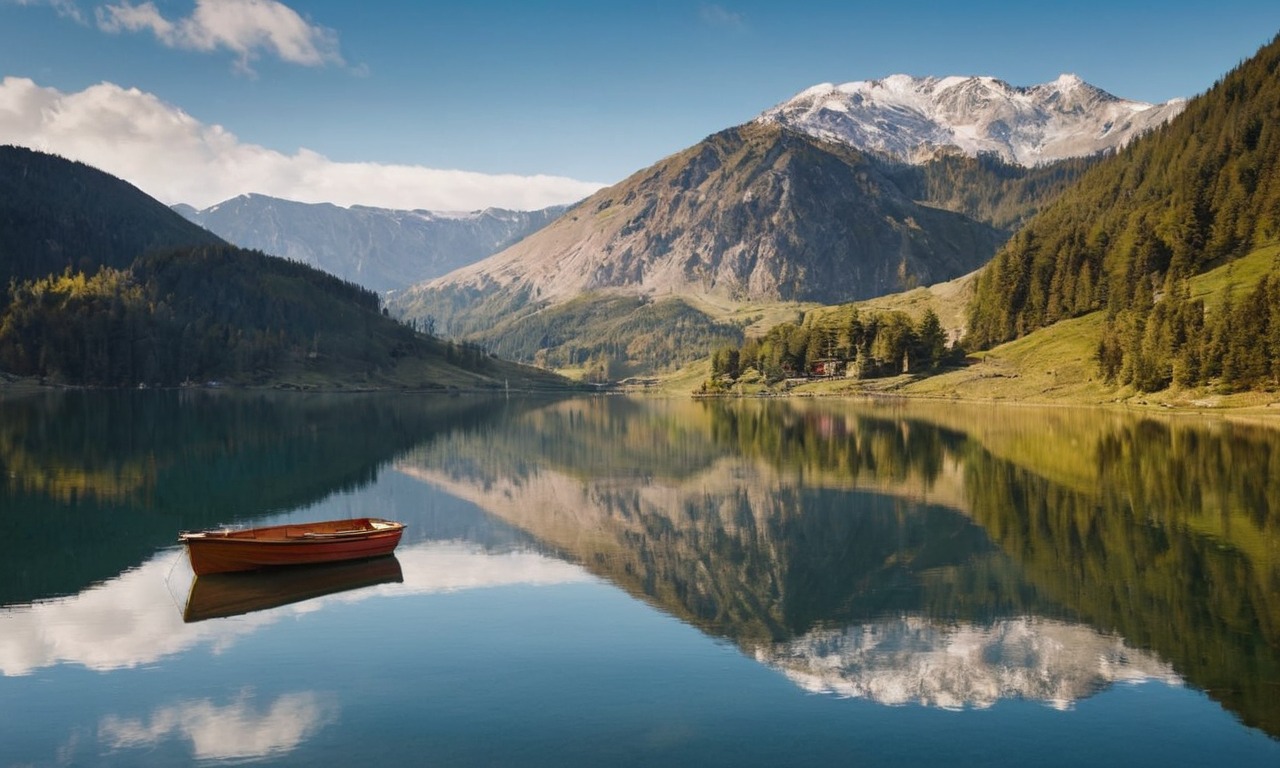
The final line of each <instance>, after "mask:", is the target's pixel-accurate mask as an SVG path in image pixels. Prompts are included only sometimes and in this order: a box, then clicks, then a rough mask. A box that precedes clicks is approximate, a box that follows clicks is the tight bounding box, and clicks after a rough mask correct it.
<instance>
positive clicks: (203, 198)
mask: <svg viewBox="0 0 1280 768" xmlns="http://www.w3.org/2000/svg"><path fill="white" fill-rule="evenodd" d="M0 143H8V144H19V145H22V146H27V147H32V148H34V149H39V150H42V151H45V152H52V153H55V154H59V155H62V156H63V157H67V158H70V159H74V160H80V161H82V162H85V163H88V164H89V165H92V166H95V167H97V168H101V169H102V170H104V171H107V172H108V173H111V174H114V175H116V176H119V177H121V178H123V179H125V180H127V181H129V182H130V183H132V184H134V185H136V186H138V187H139V188H141V189H142V190H143V191H145V192H147V193H148V194H150V195H152V196H153V197H155V198H157V199H159V200H161V201H163V202H166V203H179V202H182V203H189V204H191V205H195V206H198V207H204V206H208V205H212V204H214V203H218V202H221V201H223V200H226V199H228V198H231V197H235V196H236V195H240V194H245V193H249V192H258V193H261V194H265V195H272V196H275V197H283V198H287V199H291V200H298V201H300V202H331V203H336V204H338V205H356V204H359V205H372V206H379V207H384V208H402V209H411V208H427V209H431V210H476V209H480V208H486V207H490V206H493V207H502V208H515V209H522V210H532V209H536V208H543V207H546V206H548V205H555V204H559V203H568V202H573V201H576V200H579V199H581V198H583V197H586V196H587V195H589V194H591V193H592V192H594V191H596V190H597V189H599V188H600V187H601V186H602V185H600V184H594V183H591V182H585V181H578V180H575V179H569V178H564V177H560V176H541V175H540V176H517V175H514V174H500V175H492V174H483V173H475V172H471V171H461V170H440V169H435V168H426V167H423V166H418V165H388V164H382V163H340V162H335V161H333V160H330V159H328V158H326V157H324V156H323V155H321V154H319V153H317V152H314V151H311V150H308V149H299V150H297V151H296V152H294V153H293V154H285V153H282V152H279V151H277V150H274V149H269V148H267V147H263V146H259V145H256V144H247V143H244V142H241V141H240V140H239V139H237V138H236V136H235V135H234V134H232V133H231V132H230V131H228V130H227V129H225V128H223V127H222V126H220V125H216V124H215V125H210V124H205V123H202V122H200V121H199V120H197V119H195V118H194V117H192V116H190V115H188V114H187V113H185V112H183V111H182V110H181V109H178V108H177V107H175V106H173V105H172V104H168V103H166V102H164V101H162V100H161V99H159V98H157V97H156V96H155V95H153V94H150V93H145V92H143V91H140V90H138V89H136V88H122V87H120V86H118V85H115V84H112V83H100V84H98V85H95V86H91V87H89V88H86V89H85V90H83V91H79V92H76V93H63V92H61V91H58V90H57V89H54V88H45V87H41V86H39V85H37V84H36V83H35V82H33V81H32V80H29V79H27V78H18V77H6V78H4V80H2V81H0Z"/></svg>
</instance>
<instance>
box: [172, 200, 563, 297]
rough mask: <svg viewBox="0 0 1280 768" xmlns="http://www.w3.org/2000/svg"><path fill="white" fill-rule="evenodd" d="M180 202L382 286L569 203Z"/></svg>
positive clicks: (246, 236) (206, 223)
mask: <svg viewBox="0 0 1280 768" xmlns="http://www.w3.org/2000/svg"><path fill="white" fill-rule="evenodd" d="M172 208H173V210H175V211H177V212H178V213H180V214H182V215H183V216H184V217H186V218H187V219H188V220H189V221H192V222H195V223H196V224H199V225H201V226H203V227H205V228H206V229H208V230H209V231H211V232H213V233H215V234H217V235H219V236H220V237H222V238H223V239H225V240H227V241H229V242H232V243H235V244H236V245H239V246H240V247H242V248H249V249H253V250H260V251H263V252H264V253H270V254H272V255H274V256H281V257H283V258H287V259H292V260H294V261H300V262H303V263H304V264H310V265H311V266H313V267H317V268H319V269H322V270H324V271H326V272H328V273H330V274H332V275H335V276H337V277H340V278H342V279H344V280H349V281H351V282H354V283H358V284H360V285H363V286H364V287H366V288H369V289H370V290H373V291H377V292H379V293H388V292H392V291H397V290H402V289H404V288H407V287H409V286H410V285H413V284H415V283H419V282H422V281H424V280H429V279H432V278H434V277H439V276H441V275H444V274H446V273H448V272H449V271H451V270H453V269H456V268H458V267H462V266H465V265H467V264H470V263H472V262H474V261H477V260H479V259H482V258H485V257H486V256H489V255H491V254H494V253H497V252H498V251H501V250H503V249H504V248H506V247H508V246H510V245H512V244H514V243H516V242H519V241H520V240H521V239H522V238H524V237H526V236H528V235H529V234H531V233H532V232H536V231H537V230H538V229H541V228H542V227H544V226H546V225H547V224H549V223H550V222H551V221H553V220H555V218H556V217H557V216H559V215H560V214H561V213H563V212H564V211H565V210H566V209H567V206H552V207H549V208H543V209H539V210H536V211H514V210H507V209H503V208H485V209H482V210H478V211H465V212H464V211H429V210H424V209H414V210H402V209H393V208H378V207H375V206H366V205H353V206H350V207H345V208H344V207H342V206H339V205H335V204H333V203H300V202H296V201H293V200H285V199H282V198H277V197H271V196H269V195H260V194H247V195H239V196H237V197H233V198H230V199H228V200H224V201H222V202H221V203H218V204H216V205H212V206H209V207H208V208H204V209H196V208H194V207H192V206H189V205H184V204H178V205H174V206H172Z"/></svg>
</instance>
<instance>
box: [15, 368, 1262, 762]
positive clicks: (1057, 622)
mask: <svg viewBox="0 0 1280 768" xmlns="http://www.w3.org/2000/svg"><path fill="white" fill-rule="evenodd" d="M1277 478H1280V431H1277V430H1274V429H1272V428H1270V427H1268V426H1266V425H1265V424H1264V425H1250V424H1239V423H1232V422H1228V421H1223V420H1216V419H1204V418H1187V417H1184V418H1156V417H1152V416H1130V415H1125V414H1118V413H1112V412H1104V411H1096V410H1094V411H1074V410H1066V409H1054V410H1033V409H1022V408H1011V407H995V406H983V407H960V406H954V405H946V406H943V405H919V404H917V405H909V404H900V403H899V404H892V405H866V404H851V403H835V402H803V401H801V402H756V401H749V402H742V401H735V402H693V401H685V400H632V399H626V398H616V397H608V398H593V399H577V400H567V401H559V402H549V401H527V400H518V399H510V400H506V399H503V400H482V399H473V398H467V397H460V398H447V397H445V398H435V397H405V396H375V395H346V396H311V395H289V396H279V395H266V394H245V393H233V392H204V391H191V392H126V393H89V392H80V393H66V394H42V395H35V396H23V397H16V398H14V397H9V398H7V399H4V400H0V605H2V606H3V607H0V713H3V715H4V716H3V717H0V765H29V764H35V765H60V764H74V765H103V764H106V765H120V764H129V765H148V764H155V765H172V764H181V763H189V762H202V763H213V764H216V763H220V762H235V763H243V762H263V763H279V764H315V765H350V764H352V763H354V762H357V761H363V762H366V763H368V762H371V763H373V764H433V765H476V764H503V765H600V764H617V765H652V764H669V763H681V764H698V765H735V766H740V765H819V764H829V763H832V762H839V763H842V764H843V763H849V762H856V763H858V764H863V765H903V764H933V763H938V762H941V761H944V760H945V761H946V762H948V763H950V764H959V765H1026V764H1038V765H1080V764H1091V765H1177V764H1187V765H1192V764H1210V763H1212V764H1230V765H1268V766H1269V765H1277V764H1280V531H1278V530H1277V526H1278V524H1280V511H1278V510H1277V504H1278V503H1280V479H1277ZM363 515H373V516H382V517H389V518H394V519H399V520H402V521H404V522H406V523H408V524H409V526H410V527H409V529H408V531H407V532H406V536H405V538H404V541H403V542H402V544H401V546H400V548H399V549H398V550H397V552H396V555H395V557H394V558H389V559H383V560H380V561H369V562H366V563H357V564H351V565H347V566H342V567H338V568H320V569H311V570H308V571H305V572H302V573H291V574H278V575H270V574H267V575H257V576H250V577H247V578H245V579H240V580H237V579H221V580H210V579H207V578H202V579H196V578H195V577H194V576H193V575H192V574H191V573H190V568H189V565H188V564H187V563H186V559H185V555H184V554H183V553H182V551H181V550H180V549H178V548H177V547H176V546H175V537H176V534H177V532H178V531H179V530H181V529H189V528H200V527H208V526H215V525H225V524H230V525H241V524H243V525H249V524H274V523H277V522H281V521H286V520H307V519H324V518H333V517H344V516H363Z"/></svg>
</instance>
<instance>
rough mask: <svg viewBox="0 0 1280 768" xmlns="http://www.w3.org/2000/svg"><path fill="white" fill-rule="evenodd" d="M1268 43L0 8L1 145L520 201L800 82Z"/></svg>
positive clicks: (597, 2) (1163, 88) (1141, 69)
mask: <svg viewBox="0 0 1280 768" xmlns="http://www.w3.org/2000/svg"><path fill="white" fill-rule="evenodd" d="M1277 32H1280V2H1276V1H1275V0H1268V1H1267V2H1260V1H1254V0H1221V2H1215V3H1208V2H1182V1H1181V0H1166V2H1163V3H1146V2H1142V3H1139V2H1124V1H1123V0H1113V1H1112V2H1092V1H1085V2H1073V3H1060V4H1059V3H1012V2H981V1H980V0H970V1H968V2H954V1H953V2H947V3H937V2H929V1H928V0H918V1H917V2H910V3H904V2H897V3H894V2H877V3H862V2H854V1H852V0H848V1H846V2H804V0H795V1H794V2H791V3H780V2H776V0H775V1H774V2H734V1H733V0H721V2H718V3H702V2H661V1H654V0H650V2H626V1H625V0H624V1H620V2H607V1H606V0H594V1H591V2H584V1H579V0H560V1H554V2H553V1H548V2H535V1H533V0H527V1H526V2H500V1H498V0H472V1H469V2H448V3H444V2H372V1H371V2H363V3H353V2H338V1H336V0H332V1H320V2H311V1H304V0H279V1H278V0H199V2H197V1H196V0H152V2H140V1H139V0H0V78H8V79H6V80H5V81H4V86H3V87H2V88H0V142H10V143H23V144H27V145H35V146H37V148H41V149H48V150H50V151H56V152H58V153H59V154H63V155H66V156H70V157H75V158H76V159H83V160H85V161H86V162H90V163H92V164H94V165H99V166H100V167H104V168H106V169H107V170H109V171H111V172H113V173H117V174H118V175H121V176H123V177H124V178H126V179H128V180H130V181H132V182H133V183H135V184H138V185H139V186H141V187H142V188H143V189H144V190H146V191H148V192H150V193H151V194H153V195H155V196H157V197H160V199H162V200H164V201H165V202H170V203H171V202H179V201H186V202H193V203H195V204H198V205H207V204H210V203H212V202H216V201H217V200H220V199H224V198H225V197H230V196H232V195H234V194H238V193H240V192H253V191H262V192H268V193H271V194H280V195H281V196H293V197H295V198H298V199H304V198H306V199H311V200H313V201H314V200H322V199H327V200H333V201H335V202H339V203H341V204H350V203H353V202H365V203H368V204H373V205H390V206H392V207H432V208H440V207H447V208H472V207H481V206H483V205H487V204H498V205H507V206H508V207H535V206H536V205H540V204H548V203H549V202H555V201H557V199H558V198H563V199H564V200H570V199H574V198H576V197H578V196H581V195H582V194H584V193H585V192H587V191H589V190H590V189H591V188H592V183H612V182H615V181H618V180H620V179H622V178H624V177H626V176H627V175H629V174H630V173H632V172H634V171H637V170H639V169H641V168H643V167H645V166H647V165H649V164H651V163H653V162H655V161H657V160H659V159H661V158H662V157H664V156H666V155H668V154H670V153H672V152H675V151H678V150H680V149H683V148H684V147H687V146H689V145H691V144H693V143H696V142H697V141H699V140H700V139H702V138H703V137H705V136H706V135H708V134H710V133H713V132H715V131H717V130H720V129H722V128H726V127H729V126H731V125H736V124H739V123H742V122H745V121H746V120H749V119H751V118H752V117H754V116H755V115H756V114H758V113H759V112H761V111H763V110H764V109H767V108H768V107H770V106H772V105H774V104H776V103H778V102H780V101H782V100H784V99H786V98H788V97H789V96H791V95H793V94H795V93H796V92H798V91H800V90H803V89H804V88H806V87H808V86H811V85H814V84H816V83H820V82H846V81H850V80H864V79H874V78H880V77H884V76H887V75H890V74H894V73H907V74H912V75H937V76H946V75H991V76H994V77H998V78H1001V79H1003V80H1006V81H1008V82H1010V83H1013V84H1015V85H1032V84H1035V83H1040V82H1046V81H1049V80H1052V79H1054V78H1056V77H1057V76H1058V75H1059V74H1061V73H1063V72H1074V73H1075V74H1078V75H1080V76H1081V77H1082V78H1084V79H1085V80H1086V81H1088V82H1090V83H1092V84H1094V85H1096V86H1099V87H1101V88H1103V89H1105V90H1107V91H1110V92H1112V93H1114V94H1116V95H1117V96H1122V97H1125V98H1131V99H1138V100H1143V101H1152V102H1156V101H1165V100H1167V99H1170V98H1174V97H1178V96H1192V95H1195V94H1197V93H1199V92H1201V91H1203V90H1205V89H1206V88H1208V87H1209V86H1211V85H1212V84H1213V82H1214V81H1215V80H1216V79H1217V78H1218V77H1220V76H1221V75H1222V74H1224V73H1225V72H1226V71H1227V70H1229V69H1230V68H1231V67H1233V66H1235V64H1237V63H1238V62H1239V61H1241V60H1243V59H1245V58H1248V57H1249V56H1251V55H1252V54H1253V53H1254V52H1255V51H1256V50H1257V48H1258V47H1259V46H1261V45H1263V44H1264V43H1266V42H1268V41H1269V40H1270V39H1271V38H1272V37H1273V36H1274V35H1275V34H1276V33H1277ZM102 84H106V86H105V87H104V86H102ZM6 110H7V113H6ZM35 112H39V114H40V115H43V116H42V117H38V116H37V115H35V114H33V113H35ZM175 121H176V123H180V124H181V125H178V126H177V127H175V124H174V123H175ZM183 121H186V122H183ZM439 170H448V171H453V172H454V173H451V174H441V173H428V171H439ZM166 174H167V175H168V176H167V177H166ZM253 185H256V188H249V187H250V186H253ZM415 189H416V190H417V191H415Z"/></svg>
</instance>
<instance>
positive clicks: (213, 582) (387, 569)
mask: <svg viewBox="0 0 1280 768" xmlns="http://www.w3.org/2000/svg"><path fill="white" fill-rule="evenodd" d="M403 581H404V573H403V571H402V570H401V568H400V561H399V560H397V559H396V556H395V555H387V556H385V557H375V558H371V559H368V560H358V561H354V562H344V563H332V564H324V565H300V566H294V567H290V568H277V569H273V570H265V571H253V572H247V573H211V574H206V575H204V576H197V577H196V578H195V580H194V581H193V582H192V584H191V591H190V593H189V594H188V596H187V603H186V606H185V607H184V609H183V612H182V620H183V621H185V622H187V623H188V624H190V623H192V622H197V621H205V620H206V619H219V618H225V617H228V616H239V615H241V614H245V613H253V612H254V611H263V610H266V609H268V608H279V607H280V606H282V605H289V604H292V603H299V602H302V601H304V600H311V599H313V598H317V597H323V596H325V595H332V594H335V593H338V592H347V591H350V590H355V589H361V588H364V587H371V586H375V585H377V584H388V583H396V584H399V583H401V582H403Z"/></svg>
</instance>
